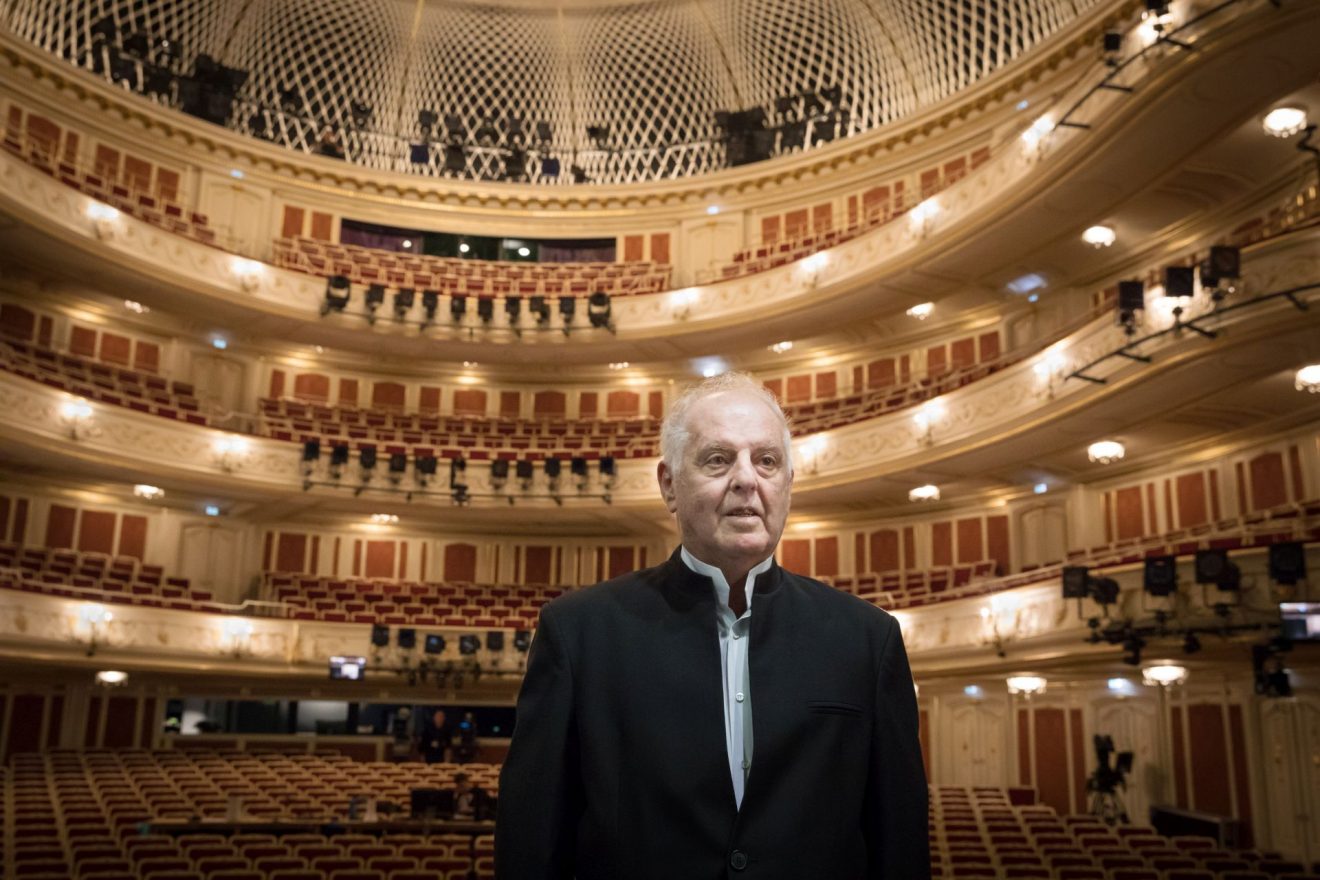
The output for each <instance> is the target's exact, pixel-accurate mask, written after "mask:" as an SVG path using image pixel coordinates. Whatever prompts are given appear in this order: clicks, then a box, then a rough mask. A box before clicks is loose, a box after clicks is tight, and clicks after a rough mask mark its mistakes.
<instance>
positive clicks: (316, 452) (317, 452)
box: [302, 440, 321, 464]
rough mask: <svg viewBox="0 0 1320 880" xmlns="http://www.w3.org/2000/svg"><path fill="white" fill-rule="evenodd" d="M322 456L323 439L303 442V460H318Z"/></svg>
mask: <svg viewBox="0 0 1320 880" xmlns="http://www.w3.org/2000/svg"><path fill="white" fill-rule="evenodd" d="M320 457H321V441H320V440H308V441H307V442H306V443H304V444H303V456H302V460H303V463H304V464H307V463H311V462H314V461H317V460H318V459H320Z"/></svg>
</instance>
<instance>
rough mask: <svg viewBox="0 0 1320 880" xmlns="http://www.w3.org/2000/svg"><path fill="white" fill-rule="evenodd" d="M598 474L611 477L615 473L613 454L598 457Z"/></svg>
mask: <svg viewBox="0 0 1320 880" xmlns="http://www.w3.org/2000/svg"><path fill="white" fill-rule="evenodd" d="M600 475H601V476H602V477H612V476H614V475H615V467H614V456H612V455H602V456H601V457H600Z"/></svg>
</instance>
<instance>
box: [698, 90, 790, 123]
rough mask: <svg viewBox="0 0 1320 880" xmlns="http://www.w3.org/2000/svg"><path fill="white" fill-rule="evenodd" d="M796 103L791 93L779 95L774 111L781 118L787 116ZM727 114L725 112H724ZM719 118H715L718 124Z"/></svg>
mask: <svg viewBox="0 0 1320 880" xmlns="http://www.w3.org/2000/svg"><path fill="white" fill-rule="evenodd" d="M796 105H797V98H796V97H795V96H793V95H780V96H779V97H777V98H775V113H777V114H779V116H780V117H781V118H787V117H788V115H789V114H790V113H792V112H793V109H794V108H795V107H796ZM725 115H726V116H727V114H725ZM718 122H719V120H718V119H717V120H716V123H717V124H718Z"/></svg>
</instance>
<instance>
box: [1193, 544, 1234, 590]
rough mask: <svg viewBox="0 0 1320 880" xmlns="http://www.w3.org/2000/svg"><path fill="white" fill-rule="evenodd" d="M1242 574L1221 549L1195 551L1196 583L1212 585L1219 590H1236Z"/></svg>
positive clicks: (1226, 552)
mask: <svg viewBox="0 0 1320 880" xmlns="http://www.w3.org/2000/svg"><path fill="white" fill-rule="evenodd" d="M1241 580H1242V573H1241V572H1240V571H1239V570H1238V567H1237V566H1236V565H1234V564H1233V563H1232V562H1230V561H1229V559H1228V551H1227V550H1223V549H1218V548H1216V549H1212V550H1197V551H1196V582H1197V583H1198V584H1214V585H1215V586H1217V587H1219V589H1221V590H1236V589H1238V587H1239V586H1240V585H1241Z"/></svg>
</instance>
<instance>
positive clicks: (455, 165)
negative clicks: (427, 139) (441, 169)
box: [445, 144, 467, 174]
mask: <svg viewBox="0 0 1320 880" xmlns="http://www.w3.org/2000/svg"><path fill="white" fill-rule="evenodd" d="M445 170H446V171H448V172H450V173H451V174H462V173H463V172H464V171H466V170H467V151H466V150H464V149H463V145H462V144H446V145H445Z"/></svg>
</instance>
